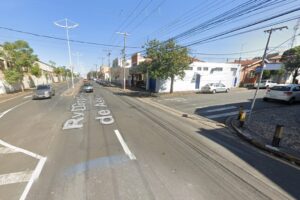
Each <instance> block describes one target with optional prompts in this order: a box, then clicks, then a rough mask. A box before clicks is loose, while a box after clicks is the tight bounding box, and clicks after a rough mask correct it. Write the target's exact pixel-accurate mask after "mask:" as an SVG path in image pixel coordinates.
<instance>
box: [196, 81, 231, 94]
mask: <svg viewBox="0 0 300 200" xmlns="http://www.w3.org/2000/svg"><path fill="white" fill-rule="evenodd" d="M229 90H230V89H229V88H228V87H226V86H225V85H224V84H223V83H208V84H206V85H205V86H204V87H202V88H201V92H209V93H213V94H215V93H217V92H229Z"/></svg>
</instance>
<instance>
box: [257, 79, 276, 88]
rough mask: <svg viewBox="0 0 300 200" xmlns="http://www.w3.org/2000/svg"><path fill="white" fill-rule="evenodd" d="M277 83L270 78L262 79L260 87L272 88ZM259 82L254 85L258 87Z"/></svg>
mask: <svg viewBox="0 0 300 200" xmlns="http://www.w3.org/2000/svg"><path fill="white" fill-rule="evenodd" d="M275 85H277V83H275V82H273V81H270V80H261V82H260V84H259V88H271V87H273V86H275ZM257 86H258V83H255V84H254V87H255V88H257Z"/></svg>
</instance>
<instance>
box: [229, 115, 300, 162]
mask: <svg viewBox="0 0 300 200" xmlns="http://www.w3.org/2000/svg"><path fill="white" fill-rule="evenodd" d="M230 125H231V127H232V128H233V130H234V131H235V132H236V133H237V135H238V136H239V137H240V138H242V139H243V140H245V141H247V142H248V143H250V144H252V145H253V146H255V147H257V148H259V149H261V150H263V151H266V152H268V153H271V154H273V155H275V156H277V157H279V158H283V159H285V160H287V161H289V162H292V163H294V164H296V165H298V166H300V157H297V156H295V155H291V154H289V153H287V152H283V151H282V150H280V148H276V147H273V146H271V145H268V144H265V143H263V142H260V141H258V140H256V139H254V138H253V137H252V136H251V135H250V134H247V133H245V132H243V131H242V130H241V129H240V128H238V127H237V126H236V125H235V124H234V118H231V119H230Z"/></svg>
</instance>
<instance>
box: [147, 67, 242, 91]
mask: <svg viewBox="0 0 300 200" xmlns="http://www.w3.org/2000/svg"><path fill="white" fill-rule="evenodd" d="M239 82H240V65H239V64H228V63H209V62H193V63H191V64H190V65H189V69H188V70H185V76H184V77H183V79H180V78H179V77H175V79H174V85H173V91H174V92H179V91H200V90H201V88H202V87H203V86H205V85H206V84H208V83H223V84H225V85H226V86H227V87H230V88H232V87H238V86H239ZM170 86H171V80H170V79H167V80H161V79H156V80H153V79H149V81H147V88H148V89H149V90H150V91H153V92H159V93H160V92H169V91H170Z"/></svg>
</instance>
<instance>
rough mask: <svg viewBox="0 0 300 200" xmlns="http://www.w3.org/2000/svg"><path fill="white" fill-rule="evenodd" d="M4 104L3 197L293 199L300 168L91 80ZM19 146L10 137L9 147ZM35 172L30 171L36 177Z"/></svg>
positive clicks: (0, 124) (299, 194)
mask: <svg viewBox="0 0 300 200" xmlns="http://www.w3.org/2000/svg"><path fill="white" fill-rule="evenodd" d="M65 89H66V85H59V86H58V88H57V89H56V93H57V94H56V96H55V97H54V98H52V99H47V100H37V101H32V100H31V99H29V98H27V99H26V98H24V97H22V98H17V99H14V100H12V101H9V102H5V103H2V104H0V112H1V113H3V112H5V111H7V110H9V109H11V108H13V107H14V106H18V107H16V108H14V109H12V110H11V111H9V112H7V113H6V114H5V115H3V117H2V118H0V138H1V141H2V143H0V152H1V154H0V160H1V165H0V199H5V200H15V199H20V197H22V196H23V197H24V198H25V197H26V199H29V200H36V199H62V200H77V199H78V200H79V199H109V200H110V199H143V200H144V199H164V200H165V199H239V200H240V199H296V198H298V199H299V198H300V191H299V185H300V170H299V168H297V167H295V166H293V165H290V164H288V163H286V162H283V161H281V160H278V159H276V158H273V157H271V156H269V155H267V154H265V153H263V152H260V151H258V150H257V149H255V148H253V147H251V146H249V145H248V144H245V143H244V142H242V141H240V140H239V139H238V138H237V137H235V136H234V135H233V134H231V133H230V132H229V131H228V130H227V129H225V128H223V127H221V126H217V125H216V126H213V125H207V124H205V123H195V122H193V121H190V120H189V119H185V118H179V117H176V116H175V115H172V113H168V112H165V111H162V110H160V109H158V108H155V107H152V106H151V105H148V104H145V103H143V102H142V101H140V100H139V99H136V98H132V97H128V96H126V95H122V94H121V93H113V92H111V91H109V90H107V89H105V88H102V87H101V86H99V85H96V84H94V90H95V91H94V93H89V94H85V93H82V94H78V95H77V97H76V98H73V97H72V96H61V95H60V94H61V93H62V92H63V91H64V90H65ZM10 145H13V146H10ZM32 177H33V178H32Z"/></svg>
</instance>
